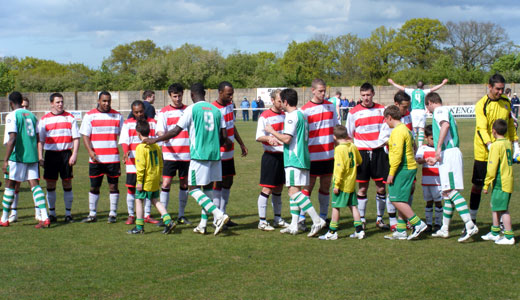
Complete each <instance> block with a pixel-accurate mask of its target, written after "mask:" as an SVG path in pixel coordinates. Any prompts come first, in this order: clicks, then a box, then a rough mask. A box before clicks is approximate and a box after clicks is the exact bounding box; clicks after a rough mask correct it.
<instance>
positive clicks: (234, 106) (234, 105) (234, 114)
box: [231, 101, 237, 119]
mask: <svg viewBox="0 0 520 300" xmlns="http://www.w3.org/2000/svg"><path fill="white" fill-rule="evenodd" d="M231 104H233V117H234V118H235V119H236V118H237V105H236V104H235V101H232V102H231Z"/></svg>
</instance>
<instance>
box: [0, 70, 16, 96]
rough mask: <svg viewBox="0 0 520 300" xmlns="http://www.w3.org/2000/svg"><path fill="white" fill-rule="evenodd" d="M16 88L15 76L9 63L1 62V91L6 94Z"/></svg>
mask: <svg viewBox="0 0 520 300" xmlns="http://www.w3.org/2000/svg"><path fill="white" fill-rule="evenodd" d="M13 89H14V76H13V74H12V73H11V72H10V70H9V68H8V67H7V64H5V63H4V62H0V93H1V94H5V93H8V92H10V91H12V90H13Z"/></svg>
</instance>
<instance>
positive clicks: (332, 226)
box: [329, 221, 339, 233]
mask: <svg viewBox="0 0 520 300" xmlns="http://www.w3.org/2000/svg"><path fill="white" fill-rule="evenodd" d="M338 226H339V224H338V222H337V221H330V224H329V230H330V232H332V233H334V232H336V231H337V230H338Z"/></svg>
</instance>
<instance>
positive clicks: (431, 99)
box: [424, 92, 442, 113]
mask: <svg viewBox="0 0 520 300" xmlns="http://www.w3.org/2000/svg"><path fill="white" fill-rule="evenodd" d="M424 104H425V105H426V108H427V109H428V111H430V112H431V113H433V110H434V109H435V108H436V107H437V106H441V105H442V99H441V96H440V95H439V94H437V93H435V92H431V93H429V94H428V95H426V98H425V99H424Z"/></svg>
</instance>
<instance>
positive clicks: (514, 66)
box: [491, 52, 520, 82]
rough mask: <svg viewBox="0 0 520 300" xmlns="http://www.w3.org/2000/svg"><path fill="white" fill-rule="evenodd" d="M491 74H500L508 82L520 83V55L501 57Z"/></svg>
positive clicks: (512, 54)
mask: <svg viewBox="0 0 520 300" xmlns="http://www.w3.org/2000/svg"><path fill="white" fill-rule="evenodd" d="M491 72H492V73H495V72H499V73H500V74H502V75H503V76H504V77H505V78H506V80H507V81H508V82H520V53H518V52H516V53H510V54H506V55H503V56H501V57H499V58H498V59H497V60H496V61H495V63H493V65H492V67H491Z"/></svg>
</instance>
